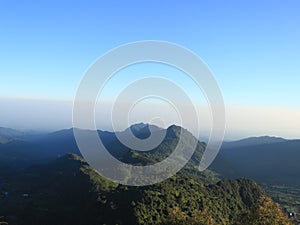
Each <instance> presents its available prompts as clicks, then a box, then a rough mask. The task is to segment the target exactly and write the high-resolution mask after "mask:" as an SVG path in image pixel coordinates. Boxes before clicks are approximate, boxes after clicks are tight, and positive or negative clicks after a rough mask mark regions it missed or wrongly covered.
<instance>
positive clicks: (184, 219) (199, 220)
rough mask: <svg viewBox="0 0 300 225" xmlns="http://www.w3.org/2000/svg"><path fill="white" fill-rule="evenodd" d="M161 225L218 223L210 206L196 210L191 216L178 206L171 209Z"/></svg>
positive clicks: (210, 224)
mask: <svg viewBox="0 0 300 225" xmlns="http://www.w3.org/2000/svg"><path fill="white" fill-rule="evenodd" d="M161 225H217V223H216V222H215V220H214V219H213V217H212V215H211V213H210V211H209V210H208V208H205V209H204V210H203V211H200V210H195V211H194V212H193V214H192V215H191V216H188V215H187V214H186V213H185V212H182V211H181V210H180V209H179V208H178V207H175V208H174V209H172V210H169V216H168V218H167V219H165V220H164V221H162V223H161Z"/></svg>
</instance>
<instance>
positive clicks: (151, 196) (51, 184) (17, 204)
mask: <svg viewBox="0 0 300 225" xmlns="http://www.w3.org/2000/svg"><path fill="white" fill-rule="evenodd" d="M7 183H8V184H9V187H8V189H10V190H9V195H8V196H6V197H3V198H2V199H1V200H0V201H1V204H0V212H1V213H2V215H6V216H7V218H8V219H10V221H9V222H10V223H9V224H24V225H25V224H32V225H34V224H45V225H47V224H82V225H83V224H89V225H93V224H159V223H160V222H161V221H163V220H164V219H165V218H167V217H168V212H169V210H170V209H174V208H178V209H180V210H182V211H184V212H186V213H187V214H192V213H193V211H194V210H204V209H207V210H209V212H211V214H212V217H213V219H214V220H215V221H217V222H218V223H219V224H221V223H224V224H232V223H233V221H234V220H235V219H236V218H238V217H239V216H240V214H241V213H242V212H243V211H244V210H246V209H248V208H250V207H251V206H253V205H254V204H255V202H256V201H257V199H258V198H259V197H260V196H261V195H262V194H263V191H262V189H261V188H260V187H259V186H258V185H257V184H256V183H254V182H253V181H250V180H245V179H239V180H224V181H219V182H217V183H216V184H208V183H207V182H205V181H204V180H202V179H200V178H199V177H197V176H193V175H191V174H190V173H188V172H187V171H185V170H184V171H182V172H180V173H178V174H177V175H175V176H173V177H171V178H170V179H168V180H166V181H164V182H161V183H159V184H156V185H152V186H146V187H127V186H122V185H118V184H116V183H113V182H110V181H108V180H106V179H104V178H103V177H102V176H100V175H98V174H97V173H96V172H95V171H94V170H93V169H92V168H91V167H89V166H88V165H87V163H86V162H85V161H84V160H83V159H82V158H81V157H79V156H77V155H74V154H68V155H66V156H64V157H62V158H59V159H57V160H55V161H54V162H52V163H50V164H48V165H44V166H38V167H32V168H30V169H28V170H26V171H24V172H23V173H21V174H19V175H17V176H15V177H11V178H10V179H8V180H7ZM24 194H25V195H24Z"/></svg>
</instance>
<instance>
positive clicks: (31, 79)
mask: <svg viewBox="0 0 300 225" xmlns="http://www.w3.org/2000/svg"><path fill="white" fill-rule="evenodd" d="M299 27H300V1H298V0H295V1H289V0H288V1H276V0H275V1H215V0H212V1H174V0H173V1H168V0H166V1H157V0H153V1H55V0H54V1H6V0H2V1H0V32H1V33H0V34H1V35H0V60H1V61H0V62H1V66H0V77H1V83H0V98H2V99H7V98H16V99H18V98H22V99H36V98H38V99H52V100H72V98H73V97H74V95H75V93H76V88H77V86H78V84H79V82H80V79H81V78H82V76H83V74H84V72H85V71H86V69H87V68H88V67H89V65H91V63H92V62H94V61H95V60H96V59H97V58H98V57H99V56H101V55H103V54H104V53H106V52H107V51H108V50H110V49H112V48H115V47H116V46H119V45H122V44H125V43H128V42H133V41H140V40H149V39H151V40H164V41H170V42H174V43H177V44H179V45H183V46H185V47H187V48H189V49H190V50H192V51H193V52H195V53H196V54H198V55H199V56H200V57H201V58H202V59H203V60H204V61H205V62H206V63H207V64H208V66H209V67H210V68H211V70H212V71H213V73H214V75H215V77H216V79H217V81H218V83H219V85H220V88H221V89H222V91H223V95H224V100H225V103H226V105H235V106H253V107H262V106H263V107H266V106H267V107H279V108H297V109H298V108H299V96H300V89H299V83H300V67H299V65H300V29H299ZM170 76H171V75H170ZM0 125H1V124H0Z"/></svg>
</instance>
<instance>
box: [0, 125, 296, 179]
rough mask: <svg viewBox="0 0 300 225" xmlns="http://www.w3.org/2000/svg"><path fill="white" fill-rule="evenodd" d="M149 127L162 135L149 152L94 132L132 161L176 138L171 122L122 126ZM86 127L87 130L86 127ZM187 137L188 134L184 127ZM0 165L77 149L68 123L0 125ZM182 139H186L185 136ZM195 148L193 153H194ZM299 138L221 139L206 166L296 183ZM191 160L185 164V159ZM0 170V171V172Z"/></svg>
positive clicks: (155, 157)
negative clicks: (43, 127) (52, 127)
mask: <svg viewBox="0 0 300 225" xmlns="http://www.w3.org/2000/svg"><path fill="white" fill-rule="evenodd" d="M150 129H151V130H152V131H153V132H165V131H166V134H167V136H166V138H165V140H164V141H163V142H162V143H161V144H160V145H159V146H158V147H157V148H156V149H154V150H153V151H151V152H139V151H135V150H134V149H129V148H127V147H126V146H124V145H123V144H121V143H120V141H119V140H118V138H117V137H116V133H113V132H108V131H98V134H99V137H100V138H101V140H102V141H103V143H104V145H105V146H106V147H107V148H108V149H109V151H110V152H111V154H112V155H114V156H115V157H117V158H118V159H120V160H121V161H123V162H129V161H130V162H131V163H137V164H147V163H151V164H153V163H155V162H158V161H160V160H162V159H164V158H165V157H166V156H168V155H169V154H170V153H171V151H172V149H173V147H174V146H175V145H176V143H177V142H178V132H179V130H180V127H177V126H171V127H169V128H168V129H166V130H164V129H162V128H159V127H157V126H153V125H148V124H143V123H140V124H135V125H132V126H131V127H129V128H128V129H126V130H124V131H123V132H119V133H122V134H123V135H127V134H128V132H129V131H132V133H133V134H134V135H135V136H136V137H138V138H141V139H143V138H147V137H148V136H149V135H150ZM86 132H90V131H86ZM186 135H187V140H188V139H190V140H194V139H195V138H194V137H193V135H192V134H190V133H189V132H188V131H186ZM0 140H2V143H1V144H0V169H1V168H7V169H4V170H2V172H5V171H9V168H11V169H22V168H26V167H28V166H29V165H32V164H37V163H39V164H41V163H46V162H49V161H51V160H54V159H56V158H57V157H60V156H63V155H65V154H67V153H75V154H78V155H80V151H79V149H78V147H77V144H76V141H75V138H74V135H73V129H67V130H60V131H57V132H53V133H49V134H39V133H29V134H28V133H24V132H21V131H17V130H13V129H7V128H1V129H0ZM187 142H188V141H187ZM197 148H198V151H196V152H197V153H196V156H194V157H193V158H192V163H193V164H194V166H196V164H197V163H199V161H200V159H201V157H202V153H203V151H204V149H205V143H203V142H199V143H198V147H197ZM197 154H198V155H197ZM299 160H300V140H286V139H283V138H280V137H269V136H263V137H250V138H246V139H242V140H239V141H232V142H224V143H223V145H222V148H221V150H220V153H219V155H218V156H217V158H216V160H215V161H214V163H213V164H212V165H211V167H210V170H212V171H215V172H217V173H218V174H219V175H220V176H221V177H224V178H239V177H247V178H251V179H254V180H256V181H258V182H260V183H272V184H300V162H299ZM189 165H191V164H189ZM0 173H1V172H0Z"/></svg>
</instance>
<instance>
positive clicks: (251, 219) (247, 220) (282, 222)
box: [236, 195, 291, 225]
mask: <svg viewBox="0 0 300 225" xmlns="http://www.w3.org/2000/svg"><path fill="white" fill-rule="evenodd" d="M236 224H243V225H291V222H290V221H289V219H288V217H287V216H286V215H284V213H283V212H282V210H281V208H280V206H279V204H277V203H275V202H274V201H273V200H272V199H271V198H269V197H267V196H264V195H262V196H261V197H260V198H259V200H258V202H257V203H256V205H255V206H254V207H253V209H252V210H251V211H247V212H246V213H245V214H244V215H243V216H242V219H241V220H240V221H238V222H237V223H236Z"/></svg>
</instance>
